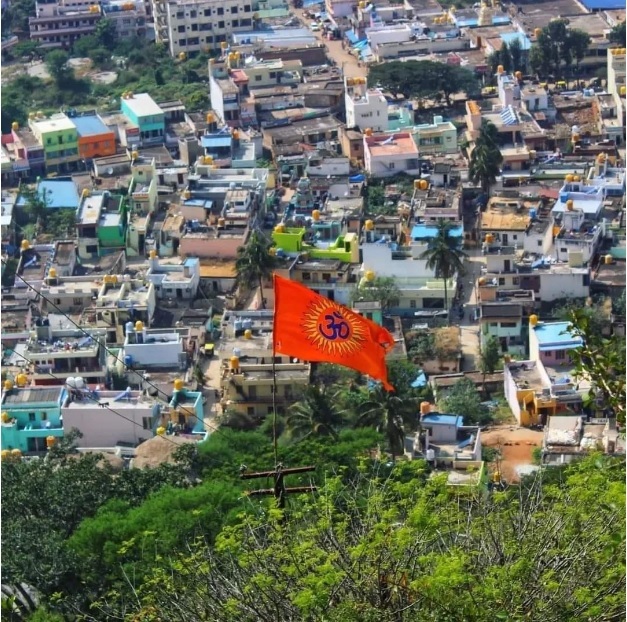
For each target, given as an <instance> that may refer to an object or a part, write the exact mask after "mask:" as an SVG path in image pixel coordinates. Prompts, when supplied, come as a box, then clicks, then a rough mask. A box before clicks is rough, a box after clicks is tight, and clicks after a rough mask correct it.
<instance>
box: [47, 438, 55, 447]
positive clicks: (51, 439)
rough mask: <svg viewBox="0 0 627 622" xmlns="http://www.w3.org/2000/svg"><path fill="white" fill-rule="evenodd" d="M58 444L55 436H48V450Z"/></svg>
mask: <svg viewBox="0 0 627 622" xmlns="http://www.w3.org/2000/svg"><path fill="white" fill-rule="evenodd" d="M56 442H57V439H56V438H55V437H54V436H46V447H47V448H48V449H52V448H53V447H54V446H55V444H56Z"/></svg>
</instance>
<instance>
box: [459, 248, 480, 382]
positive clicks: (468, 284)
mask: <svg viewBox="0 0 627 622" xmlns="http://www.w3.org/2000/svg"><path fill="white" fill-rule="evenodd" d="M483 264H484V258H483V255H482V254H481V251H480V250H479V249H471V250H469V251H468V259H467V260H466V274H465V276H463V277H462V279H463V284H464V295H463V302H464V310H465V313H464V319H463V320H462V321H461V322H460V323H459V326H460V330H461V342H462V354H463V355H464V368H463V371H475V370H476V369H478V368H479V356H480V345H479V322H474V321H473V319H472V315H473V311H474V310H475V309H476V307H477V290H476V287H475V284H476V282H477V278H478V277H479V276H480V275H481V266H482V265H483Z"/></svg>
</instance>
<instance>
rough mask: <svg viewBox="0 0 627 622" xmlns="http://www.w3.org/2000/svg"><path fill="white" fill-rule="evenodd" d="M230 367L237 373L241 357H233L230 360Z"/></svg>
mask: <svg viewBox="0 0 627 622" xmlns="http://www.w3.org/2000/svg"><path fill="white" fill-rule="evenodd" d="M229 367H230V368H231V370H233V371H236V370H238V369H239V357H238V356H232V357H231V358H230V359H229Z"/></svg>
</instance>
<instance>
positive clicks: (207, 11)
mask: <svg viewBox="0 0 627 622" xmlns="http://www.w3.org/2000/svg"><path fill="white" fill-rule="evenodd" d="M205 17H211V9H205Z"/></svg>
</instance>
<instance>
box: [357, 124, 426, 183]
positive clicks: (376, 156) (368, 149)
mask: <svg viewBox="0 0 627 622" xmlns="http://www.w3.org/2000/svg"><path fill="white" fill-rule="evenodd" d="M418 158H419V154H418V147H417V146H416V143H415V142H414V140H413V139H412V137H411V134H410V133H409V132H397V133H395V134H391V135H385V134H384V135H379V136H373V135H372V134H371V133H369V132H366V135H365V136H364V163H365V169H366V171H367V172H368V173H369V174H370V175H372V176H373V177H393V176H394V175H399V174H400V173H406V174H408V175H418V174H419V173H420V163H419V159H418Z"/></svg>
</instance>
